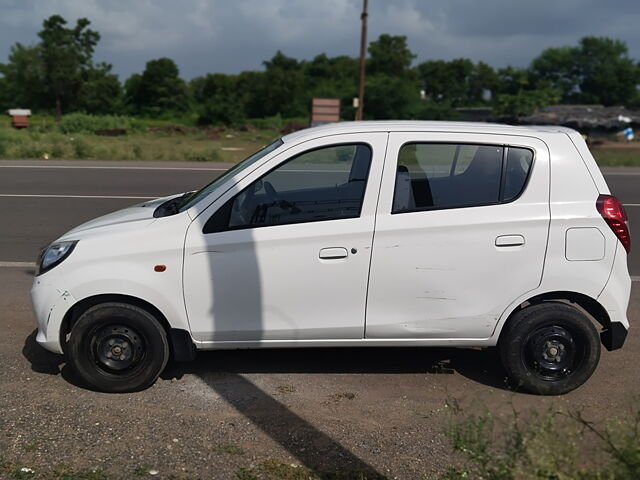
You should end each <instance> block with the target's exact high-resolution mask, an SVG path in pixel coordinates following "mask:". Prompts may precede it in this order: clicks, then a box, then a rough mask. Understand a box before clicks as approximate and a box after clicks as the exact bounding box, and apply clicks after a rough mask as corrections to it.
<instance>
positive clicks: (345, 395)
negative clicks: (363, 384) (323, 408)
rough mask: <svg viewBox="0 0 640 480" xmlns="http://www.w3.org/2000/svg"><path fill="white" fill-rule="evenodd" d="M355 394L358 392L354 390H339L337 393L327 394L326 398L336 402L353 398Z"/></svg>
mask: <svg viewBox="0 0 640 480" xmlns="http://www.w3.org/2000/svg"><path fill="white" fill-rule="evenodd" d="M357 396H358V394H357V393H354V392H339V393H332V394H331V395H329V397H328V398H329V401H330V402H333V403H338V402H341V401H342V400H355V398H356V397H357Z"/></svg>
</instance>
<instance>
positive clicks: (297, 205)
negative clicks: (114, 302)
mask: <svg viewBox="0 0 640 480" xmlns="http://www.w3.org/2000/svg"><path fill="white" fill-rule="evenodd" d="M387 138H388V134H387V133H375V134H363V135H362V134H361V135H340V136H335V137H326V138H323V139H319V140H313V141H309V142H304V143H303V144H301V145H296V146H293V147H291V148H289V149H288V150H287V149H286V147H287V144H285V145H284V146H283V147H281V148H282V149H283V150H286V151H284V152H283V153H281V154H279V155H278V156H276V157H275V158H274V159H273V160H271V161H270V162H268V164H267V165H263V166H262V167H260V169H259V170H258V171H256V172H254V173H253V174H252V175H250V176H249V177H250V178H246V179H243V180H242V181H241V182H239V183H238V185H237V186H236V188H234V189H233V192H228V193H227V194H225V195H223V196H222V197H221V198H220V199H219V200H218V201H216V202H215V203H214V204H213V205H212V206H211V207H210V208H209V209H207V210H206V211H205V212H203V213H202V214H201V215H200V216H199V217H198V218H196V220H195V221H194V222H193V223H192V225H191V226H190V228H189V230H188V232H187V236H186V239H185V261H184V293H185V303H186V308H187V313H188V317H189V323H190V326H191V330H192V334H193V336H194V339H195V340H196V341H199V342H230V344H236V343H244V342H247V343H255V342H262V343H263V344H264V343H265V342H268V341H292V340H309V341H312V340H331V339H334V340H335V339H355V338H362V337H363V335H364V321H365V301H366V291H367V281H368V271H369V264H370V258H371V245H372V241H373V227H374V219H375V208H376V202H377V197H378V186H379V184H380V178H381V175H382V167H383V161H384V151H385V146H386V141H387Z"/></svg>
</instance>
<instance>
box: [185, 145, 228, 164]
mask: <svg viewBox="0 0 640 480" xmlns="http://www.w3.org/2000/svg"><path fill="white" fill-rule="evenodd" d="M184 159H185V160H187V161H188V162H219V161H220V153H218V151H217V150H214V149H212V148H209V149H206V150H190V151H188V152H185V154H184Z"/></svg>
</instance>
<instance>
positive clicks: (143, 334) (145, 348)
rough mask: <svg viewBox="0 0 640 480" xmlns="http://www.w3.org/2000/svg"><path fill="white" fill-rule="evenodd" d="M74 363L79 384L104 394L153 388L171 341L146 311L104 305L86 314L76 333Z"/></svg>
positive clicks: (69, 350)
mask: <svg viewBox="0 0 640 480" xmlns="http://www.w3.org/2000/svg"><path fill="white" fill-rule="evenodd" d="M67 355H68V357H69V363H70V364H71V366H72V368H73V369H74V370H75V371H76V373H77V374H78V375H79V376H80V378H81V379H82V380H83V381H85V382H86V383H88V384H89V385H90V386H91V387H93V388H95V389H97V390H100V391H104V392H132V391H138V390H143V389H145V388H147V387H149V386H150V385H152V384H153V383H154V382H155V381H156V379H157V378H158V376H159V375H160V373H162V370H164V367H165V366H166V364H167V360H168V358H169V343H168V341H167V335H166V332H165V330H164V328H162V325H160V323H159V322H158V320H157V319H156V318H155V317H154V316H153V315H151V314H150V313H149V312H147V311H146V310H143V309H142V308H139V307H136V306H134V305H128V304H125V303H115V302H113V303H103V304H99V305H95V306H93V307H91V308H89V309H88V310H87V311H86V312H84V313H83V314H82V315H81V316H80V318H79V319H78V321H77V322H76V324H75V325H74V326H73V328H72V330H71V336H70V338H69V342H68V344H67Z"/></svg>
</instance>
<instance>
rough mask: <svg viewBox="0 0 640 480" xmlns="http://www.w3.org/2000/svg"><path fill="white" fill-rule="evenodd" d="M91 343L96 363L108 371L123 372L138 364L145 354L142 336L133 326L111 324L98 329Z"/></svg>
mask: <svg viewBox="0 0 640 480" xmlns="http://www.w3.org/2000/svg"><path fill="white" fill-rule="evenodd" d="M91 343H92V354H93V357H94V360H95V362H96V364H97V365H98V366H99V367H100V368H101V369H103V370H105V371H107V372H110V373H123V372H127V371H130V370H132V369H134V368H135V367H136V366H138V365H139V364H140V363H141V361H142V359H143V358H144V356H145V344H144V341H143V338H142V336H141V335H140V334H139V333H138V332H137V331H136V330H134V329H133V328H131V327H129V326H126V325H120V324H113V325H107V326H105V327H102V328H101V329H100V330H98V331H97V332H96V333H95V335H94V337H93V341H92V342H91Z"/></svg>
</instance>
